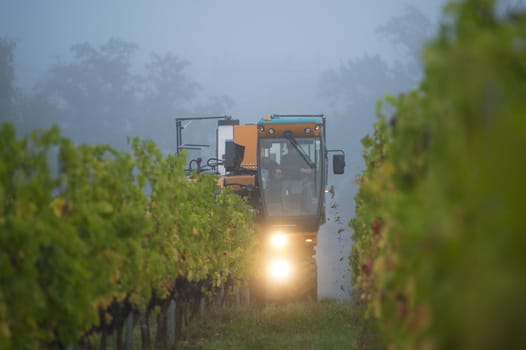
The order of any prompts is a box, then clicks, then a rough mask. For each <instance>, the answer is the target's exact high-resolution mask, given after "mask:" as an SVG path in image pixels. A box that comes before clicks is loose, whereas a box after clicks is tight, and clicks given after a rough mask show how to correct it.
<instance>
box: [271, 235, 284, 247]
mask: <svg viewBox="0 0 526 350" xmlns="http://www.w3.org/2000/svg"><path fill="white" fill-rule="evenodd" d="M270 245H271V246H272V248H274V249H282V248H283V247H285V246H286V245H287V235H285V234H284V233H282V232H276V233H273V234H272V235H271V236H270Z"/></svg>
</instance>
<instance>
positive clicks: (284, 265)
mask: <svg viewBox="0 0 526 350" xmlns="http://www.w3.org/2000/svg"><path fill="white" fill-rule="evenodd" d="M214 118H215V119H219V120H218V122H217V123H218V125H217V131H216V136H217V141H216V146H217V154H216V159H215V160H213V161H212V164H214V165H215V166H214V167H213V169H212V170H213V172H215V173H217V174H219V176H220V184H221V186H224V187H227V186H228V187H231V188H232V189H233V190H234V191H236V192H237V193H239V194H240V195H243V196H246V197H248V201H249V203H250V204H251V205H252V207H253V208H254V210H255V211H256V212H257V213H258V223H259V226H260V227H261V229H260V231H261V239H260V241H261V242H262V245H263V246H262V249H260V252H261V253H262V255H261V257H260V259H262V260H261V261H259V262H258V264H256V265H258V266H260V268H261V269H260V270H261V271H263V272H262V273H260V275H264V276H265V277H264V278H262V280H264V281H263V284H264V288H263V287H262V286H261V282H260V286H259V287H258V289H259V290H262V289H264V290H265V299H267V300H268V299H280V300H282V299H295V300H297V299H301V298H304V297H310V298H314V299H316V298H317V267H316V261H315V259H314V257H313V256H314V254H315V251H314V247H315V246H316V243H317V234H318V230H319V227H320V225H321V224H323V223H324V222H325V200H324V193H325V192H326V188H327V179H328V163H329V162H328V154H329V153H331V152H332V153H335V154H334V155H333V173H334V174H343V172H344V168H345V158H344V152H343V151H342V150H328V149H327V147H326V143H325V142H326V132H325V126H326V124H325V123H326V119H325V117H324V116H323V115H276V114H274V115H271V116H268V117H264V118H261V119H260V120H259V121H258V122H257V124H248V125H241V124H240V123H239V120H236V119H232V118H230V117H214ZM178 125H179V124H178ZM179 136H180V130H179V129H178V149H179V147H180V141H179ZM192 146H195V145H192ZM191 162H192V161H190V164H191ZM210 162H211V160H210V159H209V160H208V161H207V164H208V165H210V164H211V163H210Z"/></svg>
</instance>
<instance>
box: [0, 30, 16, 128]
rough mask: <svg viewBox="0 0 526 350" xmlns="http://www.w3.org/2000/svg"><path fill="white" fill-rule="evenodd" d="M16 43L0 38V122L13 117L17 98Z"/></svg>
mask: <svg viewBox="0 0 526 350" xmlns="http://www.w3.org/2000/svg"><path fill="white" fill-rule="evenodd" d="M14 49H15V44H14V43H13V42H12V41H10V40H8V39H6V38H0V122H4V121H7V120H8V119H11V118H13V113H14V105H15V102H14V98H15V88H14V80H15V69H14V62H13V61H14Z"/></svg>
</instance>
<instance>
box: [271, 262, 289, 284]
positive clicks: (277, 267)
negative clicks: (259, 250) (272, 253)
mask: <svg viewBox="0 0 526 350" xmlns="http://www.w3.org/2000/svg"><path fill="white" fill-rule="evenodd" d="M290 272H291V267H290V263H289V262H288V261H286V260H274V261H272V262H271V263H270V264H269V266H268V274H269V276H270V277H271V278H272V279H273V280H275V281H285V280H287V279H288V278H289V277H290Z"/></svg>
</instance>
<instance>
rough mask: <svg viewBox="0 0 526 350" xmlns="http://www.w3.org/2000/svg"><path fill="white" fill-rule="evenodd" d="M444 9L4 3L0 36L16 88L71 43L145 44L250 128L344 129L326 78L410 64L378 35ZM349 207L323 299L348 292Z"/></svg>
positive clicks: (63, 0) (350, 2) (328, 2)
mask: <svg viewBox="0 0 526 350" xmlns="http://www.w3.org/2000/svg"><path fill="white" fill-rule="evenodd" d="M444 3H445V0H425V1H424V0H412V1H408V0H407V1H406V0H370V1H357V0H319V1H315V0H265V1H249V0H215V1H214V0H188V1H182V0H172V1H168V0H162V1H161V0H149V1H146V0H144V1H134V0H89V1H88V0H85V1H81V0H77V1H75V0H33V1H30V0H17V1H15V0H12V1H7V0H0V36H1V37H7V38H9V39H11V40H13V41H15V42H16V50H15V61H16V74H17V85H18V86H19V87H21V88H22V89H28V88H30V87H32V86H33V84H34V83H35V82H36V80H37V79H38V78H39V77H40V76H41V75H42V73H43V72H45V71H46V70H47V69H48V68H50V66H51V65H52V64H53V63H56V62H64V61H68V60H69V58H70V57H69V54H70V53H69V49H70V47H71V46H72V45H73V44H77V43H81V42H88V43H90V44H92V45H93V46H95V47H99V46H100V45H102V44H104V43H105V42H107V41H108V39H110V38H112V37H114V38H120V39H124V40H126V41H130V42H133V43H136V44H138V45H139V47H140V49H141V51H140V52H139V54H138V55H139V57H138V65H139V66H141V65H140V62H141V60H142V61H145V60H146V59H147V58H148V57H149V54H150V53H151V52H157V53H160V54H162V53H166V52H172V53H174V54H175V55H177V56H179V57H181V58H184V59H186V60H188V61H189V62H190V63H191V65H190V67H189V70H188V72H189V75H190V76H191V78H193V79H194V80H196V81H197V82H199V83H200V84H201V86H202V87H203V90H202V94H204V95H207V96H221V95H227V96H229V97H230V98H231V99H232V100H233V101H234V103H235V104H234V106H233V107H232V109H231V110H230V111H228V114H230V115H232V116H234V117H237V118H240V119H241V120H242V121H244V122H256V121H257V119H259V118H260V117H262V116H265V115H269V114H272V113H277V114H288V113H306V114H318V113H323V114H326V115H327V118H328V123H329V125H328V130H329V132H330V130H331V128H333V129H336V128H338V125H335V123H334V122H333V123H332V124H331V121H330V114H331V110H330V106H329V103H328V101H326V100H325V99H323V98H321V97H320V96H319V90H320V87H319V78H320V74H321V73H323V72H324V71H326V70H328V69H331V68H338V67H339V65H340V64H342V63H345V62H347V61H349V60H350V59H356V58H360V57H363V56H364V55H365V54H369V55H374V54H379V55H381V56H382V58H383V59H384V60H386V61H387V62H393V61H395V60H403V59H404V57H403V53H402V52H400V51H398V49H397V48H396V47H395V46H393V45H392V44H391V43H390V42H388V41H386V40H384V39H382V38H381V37H380V36H379V35H378V34H377V33H376V30H377V29H378V28H379V27H380V26H382V25H383V24H385V23H386V22H387V21H388V20H389V18H391V17H393V16H399V15H402V14H403V13H404V8H405V6H407V5H413V6H416V7H417V8H418V9H419V10H421V11H422V13H423V14H424V15H426V16H427V17H428V19H429V20H430V22H431V23H433V25H434V26H435V30H436V27H437V21H438V19H439V16H440V13H441V8H442V6H443V5H444ZM373 114H374V112H373V111H371V115H373ZM339 122H345V123H351V122H352V120H351V119H349V120H345V121H341V120H340V121H339ZM370 124H372V121H371V123H369V124H368V125H356V126H354V125H353V128H354V127H356V128H359V130H364V133H365V130H367V128H370ZM174 129H175V126H174ZM362 136H363V135H362ZM330 141H332V143H333V145H336V147H340V145H341V144H344V145H350V143H345V142H349V140H345V142H343V141H342V140H339V141H338V140H330ZM329 146H330V145H329ZM359 147H360V145H359V139H357V140H354V143H353V146H349V147H348V149H346V152H347V155H348V156H347V157H348V159H357V158H359V156H360V155H361V149H359ZM355 163H356V161H355ZM357 171H358V168H357V166H356V164H350V167H348V168H347V179H349V181H346V182H345V183H346V184H347V185H346V186H350V185H349V184H351V183H352V178H354V176H355V175H356V173H357ZM346 193H348V192H346ZM347 197H349V195H347ZM350 203H352V197H350V198H347V199H346V200H345V201H344V203H343V208H342V209H343V212H341V213H339V212H336V211H334V210H333V211H332V212H331V213H329V214H328V215H329V217H331V215H332V216H334V215H339V214H341V215H342V224H336V226H334V224H333V226H332V227H331V228H330V229H325V230H322V232H320V239H319V245H318V248H319V250H318V251H319V252H320V251H323V253H320V254H319V255H318V263H319V272H320V275H319V283H320V285H319V291H320V294H321V295H322V296H323V295H324V296H328V297H334V296H336V297H338V298H346V295H348V290H349V285H350V281H349V275H348V273H347V268H348V263H347V255H348V253H349V249H350V233H349V229H348V227H347V222H348V220H349V219H350V215H351V213H352V209H350V208H349V207H350V206H351V205H350ZM342 227H343V228H345V229H346V232H345V233H344V234H343V236H341V235H340V236H337V235H336V234H335V232H334V231H335V230H336V229H338V228H342ZM341 286H343V289H342V288H340V287H341Z"/></svg>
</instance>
